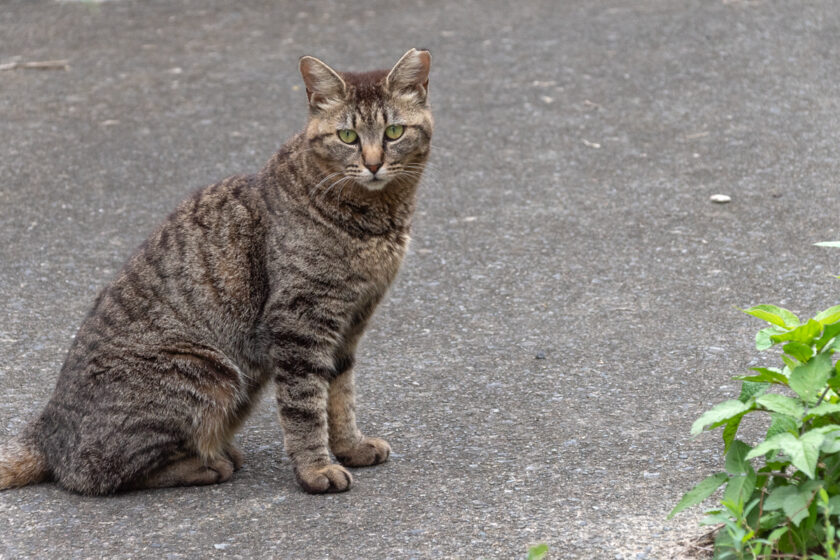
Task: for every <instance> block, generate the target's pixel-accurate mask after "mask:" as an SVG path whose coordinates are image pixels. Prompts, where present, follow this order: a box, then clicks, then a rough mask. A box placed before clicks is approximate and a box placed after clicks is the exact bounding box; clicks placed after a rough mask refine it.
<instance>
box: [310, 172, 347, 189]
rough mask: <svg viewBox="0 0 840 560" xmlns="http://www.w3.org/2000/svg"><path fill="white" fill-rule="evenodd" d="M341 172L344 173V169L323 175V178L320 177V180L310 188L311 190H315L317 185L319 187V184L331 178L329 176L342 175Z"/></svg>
mask: <svg viewBox="0 0 840 560" xmlns="http://www.w3.org/2000/svg"><path fill="white" fill-rule="evenodd" d="M343 173H345V172H344V171H336V172H335V173H330V174H329V175H327V176H326V177H324V178H323V179H321V181H320V182H319V183H318V184H317V185H315V186H314V187H313V188H312V190H313V191H317V190H318V187H320V186H321V185H323V184H324V183H325V182H327V181H328V180H329V179H331V178H333V177H335V176H336V175H342V174H343Z"/></svg>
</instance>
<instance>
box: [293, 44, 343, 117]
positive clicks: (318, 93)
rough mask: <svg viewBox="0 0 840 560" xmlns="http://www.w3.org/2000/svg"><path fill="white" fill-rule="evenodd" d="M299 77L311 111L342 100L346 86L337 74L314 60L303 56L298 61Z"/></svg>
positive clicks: (312, 57)
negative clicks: (304, 88)
mask: <svg viewBox="0 0 840 560" xmlns="http://www.w3.org/2000/svg"><path fill="white" fill-rule="evenodd" d="M300 75H301V76H303V83H304V84H305V85H306V97H307V98H308V99H309V107H310V109H312V110H315V111H318V110H323V109H326V108H327V107H329V106H330V105H333V104H335V103H340V102H341V101H342V100H343V99H344V94H345V93H346V91H347V85H346V84H345V83H344V80H342V79H341V76H339V75H338V73H337V72H336V71H335V70H333V69H332V68H330V67H329V66H327V65H326V64H324V63H323V62H321V61H320V60H318V59H317V58H315V57H314V56H304V57H301V59H300Z"/></svg>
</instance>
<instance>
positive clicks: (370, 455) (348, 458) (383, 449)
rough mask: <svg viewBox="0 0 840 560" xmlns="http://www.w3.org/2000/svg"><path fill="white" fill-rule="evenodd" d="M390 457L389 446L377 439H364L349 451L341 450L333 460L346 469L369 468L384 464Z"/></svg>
mask: <svg viewBox="0 0 840 560" xmlns="http://www.w3.org/2000/svg"><path fill="white" fill-rule="evenodd" d="M389 455H391V446H390V445H388V442H387V441H385V440H384V439H382V438H378V437H364V438H362V440H361V441H360V442H359V443H358V444H357V445H356V446H355V447H353V448H351V449H342V450H341V451H340V452H337V453H336V454H335V458H336V459H338V460H339V462H340V463H341V464H342V465H344V466H346V467H370V466H373V465H378V464H379V463H384V462H385V461H387V460H388V456H389Z"/></svg>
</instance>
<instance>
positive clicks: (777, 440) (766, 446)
mask: <svg viewBox="0 0 840 560" xmlns="http://www.w3.org/2000/svg"><path fill="white" fill-rule="evenodd" d="M785 438H793V439H794V440H795V439H796V436H795V435H793V434H791V433H788V432H783V433H781V434H776V435H775V436H773V437H771V438H767V439H766V440H764V441H762V442H761V443H759V444H758V445H756V446H755V447H753V448H752V450H751V451H750V452H749V453H747V456H746V457H745V458H746V459H753V458H755V457H760V456H762V455H764V454H766V453H769V452H771V451H778V450H781V449H782V440H783V439H785Z"/></svg>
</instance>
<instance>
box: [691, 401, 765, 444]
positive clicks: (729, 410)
mask: <svg viewBox="0 0 840 560" xmlns="http://www.w3.org/2000/svg"><path fill="white" fill-rule="evenodd" d="M751 408H752V407H751V406H750V405H749V404H747V403H742V402H741V401H738V400H735V399H732V400H728V401H723V402H722V403H720V404H718V405H717V406H715V407H714V408H712V409H711V410H707V411H706V412H704V413H703V415H702V416H700V418H698V419H697V421H696V422H694V424H692V425H691V435H697V434H699V433H700V432H702V431H703V428H705V427H706V426H708V425H709V424H716V423H718V422H723V421H725V420H729V419H731V418H732V417H733V416H737V415H738V414H741V413H742V412H747V411H749V410H750V409H751Z"/></svg>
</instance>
